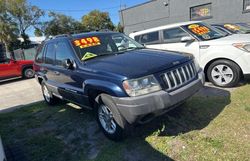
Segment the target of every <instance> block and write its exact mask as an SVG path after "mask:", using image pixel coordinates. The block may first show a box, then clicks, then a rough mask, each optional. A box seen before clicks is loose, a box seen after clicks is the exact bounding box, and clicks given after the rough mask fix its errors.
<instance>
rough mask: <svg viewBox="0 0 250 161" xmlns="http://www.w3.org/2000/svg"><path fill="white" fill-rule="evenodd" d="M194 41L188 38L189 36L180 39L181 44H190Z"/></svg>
mask: <svg viewBox="0 0 250 161" xmlns="http://www.w3.org/2000/svg"><path fill="white" fill-rule="evenodd" d="M194 40H195V39H194V38H192V37H190V36H184V37H182V38H181V42H192V41H194Z"/></svg>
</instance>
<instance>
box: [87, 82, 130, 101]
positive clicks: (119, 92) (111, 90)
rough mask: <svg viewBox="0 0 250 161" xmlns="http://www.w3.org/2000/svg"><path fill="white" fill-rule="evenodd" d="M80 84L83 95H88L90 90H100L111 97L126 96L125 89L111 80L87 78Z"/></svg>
mask: <svg viewBox="0 0 250 161" xmlns="http://www.w3.org/2000/svg"><path fill="white" fill-rule="evenodd" d="M82 86H83V91H84V93H85V95H88V93H89V92H90V91H91V90H95V91H102V92H103V93H106V94H108V95H110V96H113V97H126V95H125V91H124V90H123V89H121V88H120V86H118V85H117V84H115V83H112V82H108V81H103V80H96V79H88V80H85V81H84V82H83V85H82Z"/></svg>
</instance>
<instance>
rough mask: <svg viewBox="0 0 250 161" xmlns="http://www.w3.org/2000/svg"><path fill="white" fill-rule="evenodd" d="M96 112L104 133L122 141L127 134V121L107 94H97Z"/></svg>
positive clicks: (112, 138)
mask: <svg viewBox="0 0 250 161" xmlns="http://www.w3.org/2000/svg"><path fill="white" fill-rule="evenodd" d="M95 114H96V119H97V122H98V124H99V126H100V128H101V129H102V131H103V133H104V134H105V135H106V136H107V137H108V138H109V139H111V140H114V141H120V140H122V139H123V138H124V136H125V131H126V129H125V127H127V122H126V121H125V120H124V119H123V117H122V116H121V115H120V114H119V112H118V110H117V108H116V106H115V105H114V103H113V102H112V101H111V100H110V99H108V97H107V95H106V94H101V95H99V96H97V98H96V100H95Z"/></svg>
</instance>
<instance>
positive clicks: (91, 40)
mask: <svg viewBox="0 0 250 161" xmlns="http://www.w3.org/2000/svg"><path fill="white" fill-rule="evenodd" d="M72 43H73V46H74V48H75V50H76V53H77V55H78V57H79V59H80V60H81V61H86V60H88V59H93V58H96V57H100V56H111V55H116V54H121V53H124V51H129V50H136V49H142V48H144V46H143V45H141V44H139V43H137V42H136V41H134V40H133V39H131V38H129V37H127V36H126V35H124V34H121V33H104V34H100V33H99V34H96V35H95V34H93V35H91V36H90V35H89V34H88V35H87V36H84V35H83V37H80V38H77V39H75V40H73V42H72Z"/></svg>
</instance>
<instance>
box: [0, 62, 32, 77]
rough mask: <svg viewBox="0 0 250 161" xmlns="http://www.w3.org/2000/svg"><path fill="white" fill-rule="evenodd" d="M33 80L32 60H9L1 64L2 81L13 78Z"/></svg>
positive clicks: (0, 74)
mask: <svg viewBox="0 0 250 161" xmlns="http://www.w3.org/2000/svg"><path fill="white" fill-rule="evenodd" d="M20 76H21V77H23V78H33V77H34V71H33V61H32V60H14V59H7V60H5V61H3V62H0V80H3V79H9V78H13V77H20Z"/></svg>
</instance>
